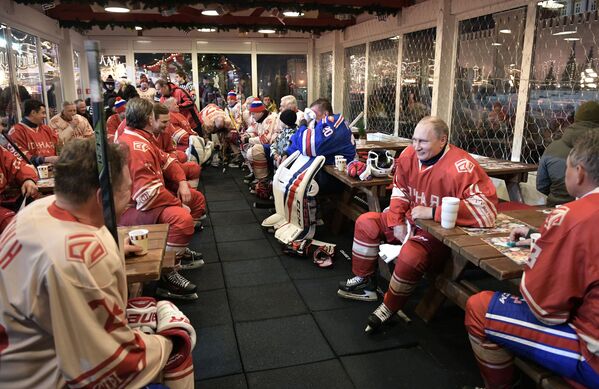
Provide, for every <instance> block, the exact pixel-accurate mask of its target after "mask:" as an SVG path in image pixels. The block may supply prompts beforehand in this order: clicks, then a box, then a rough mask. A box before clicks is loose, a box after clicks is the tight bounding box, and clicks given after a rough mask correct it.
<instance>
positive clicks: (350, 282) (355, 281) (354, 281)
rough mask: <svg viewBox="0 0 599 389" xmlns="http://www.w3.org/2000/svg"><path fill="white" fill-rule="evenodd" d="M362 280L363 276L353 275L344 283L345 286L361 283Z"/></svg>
mask: <svg viewBox="0 0 599 389" xmlns="http://www.w3.org/2000/svg"><path fill="white" fill-rule="evenodd" d="M362 281H364V278H363V277H360V276H355V277H353V278H348V279H347V282H346V283H345V284H346V285H347V286H356V285H360V284H361V283H362Z"/></svg>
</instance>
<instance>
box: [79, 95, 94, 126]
mask: <svg viewBox="0 0 599 389" xmlns="http://www.w3.org/2000/svg"><path fill="white" fill-rule="evenodd" d="M75 106H76V107H77V115H81V116H83V117H84V118H86V119H87V121H88V122H89V125H90V126H93V125H94V119H93V118H92V115H91V114H90V113H89V111H88V109H87V104H86V103H85V101H83V100H81V99H77V100H75Z"/></svg>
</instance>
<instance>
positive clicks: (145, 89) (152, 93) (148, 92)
mask: <svg viewBox="0 0 599 389" xmlns="http://www.w3.org/2000/svg"><path fill="white" fill-rule="evenodd" d="M137 93H138V94H139V97H141V98H142V99H146V100H148V101H150V102H152V103H153V102H154V98H155V97H156V88H150V85H149V84H148V79H147V78H146V79H141V80H140V81H139V88H137Z"/></svg>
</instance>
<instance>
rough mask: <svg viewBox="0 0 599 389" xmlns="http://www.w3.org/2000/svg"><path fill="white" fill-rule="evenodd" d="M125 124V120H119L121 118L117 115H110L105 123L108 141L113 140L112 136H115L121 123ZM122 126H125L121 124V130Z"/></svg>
mask: <svg viewBox="0 0 599 389" xmlns="http://www.w3.org/2000/svg"><path fill="white" fill-rule="evenodd" d="M125 122H126V120H121V117H120V116H119V114H118V113H115V114H113V115H110V117H109V118H108V120H107V121H106V135H107V137H108V140H113V139H114V134H116V132H117V129H118V128H119V126H120V125H121V123H125ZM124 126H125V124H123V128H124Z"/></svg>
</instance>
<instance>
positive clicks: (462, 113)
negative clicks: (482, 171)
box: [451, 7, 526, 159]
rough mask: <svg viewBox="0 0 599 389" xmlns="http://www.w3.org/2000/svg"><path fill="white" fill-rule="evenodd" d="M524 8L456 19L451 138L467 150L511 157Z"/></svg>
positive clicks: (497, 156) (490, 155) (486, 154)
mask: <svg viewBox="0 0 599 389" xmlns="http://www.w3.org/2000/svg"><path fill="white" fill-rule="evenodd" d="M525 17H526V7H522V8H517V9H513V10H509V11H505V12H499V13H494V14H489V15H485V16H480V17H477V18H473V19H468V20H464V21H461V22H460V24H459V39H458V52H457V64H456V66H457V67H456V71H455V86H454V99H453V101H454V103H453V110H452V123H451V130H452V133H451V141H452V143H454V144H455V145H457V146H459V147H461V148H463V149H465V150H467V151H468V152H471V153H474V154H479V155H484V156H487V157H494V158H501V159H510V158H511V155H512V141H513V135H514V134H513V133H514V123H515V120H516V106H517V99H518V86H519V81H520V66H521V65H520V64H521V62H522V44H523V41H524V21H525Z"/></svg>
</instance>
